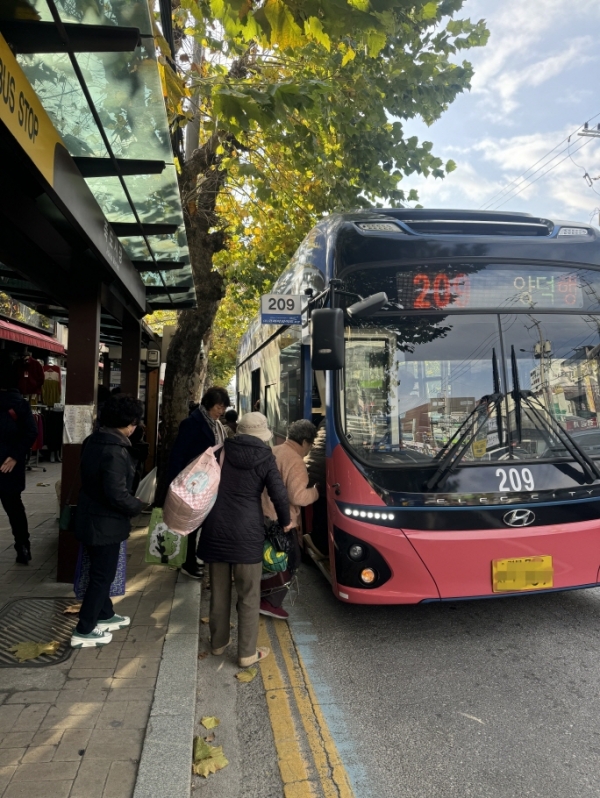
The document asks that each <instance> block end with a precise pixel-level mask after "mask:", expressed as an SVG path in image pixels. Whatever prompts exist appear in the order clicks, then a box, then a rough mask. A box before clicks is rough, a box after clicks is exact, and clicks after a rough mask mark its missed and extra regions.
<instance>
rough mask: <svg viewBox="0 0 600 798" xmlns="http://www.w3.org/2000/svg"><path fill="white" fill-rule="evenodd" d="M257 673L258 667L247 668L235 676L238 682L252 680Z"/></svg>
mask: <svg viewBox="0 0 600 798" xmlns="http://www.w3.org/2000/svg"><path fill="white" fill-rule="evenodd" d="M257 673H258V668H246V670H244V671H240V672H239V673H236V674H235V678H236V679H237V680H238V682H251V681H252V679H254V677H255V676H256V674H257Z"/></svg>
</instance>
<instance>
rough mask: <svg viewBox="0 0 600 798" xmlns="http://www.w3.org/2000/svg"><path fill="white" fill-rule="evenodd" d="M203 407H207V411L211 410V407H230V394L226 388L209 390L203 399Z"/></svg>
mask: <svg viewBox="0 0 600 798" xmlns="http://www.w3.org/2000/svg"><path fill="white" fill-rule="evenodd" d="M201 404H202V407H205V408H206V409H207V410H210V408H211V407H214V406H215V405H225V407H229V405H230V404H231V402H230V401H229V394H228V393H227V391H226V390H225V388H216V387H215V388H209V389H208V391H207V392H206V393H205V394H204V396H203V397H202V402H201Z"/></svg>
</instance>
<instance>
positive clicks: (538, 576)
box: [492, 556, 554, 593]
mask: <svg viewBox="0 0 600 798" xmlns="http://www.w3.org/2000/svg"><path fill="white" fill-rule="evenodd" d="M553 585H554V568H553V567H552V557H546V556H543V557H542V556H540V557H513V558H512V559H510V560H492V589H493V591H494V593H516V592H518V591H520V590H546V589H547V588H549V587H552V586H553Z"/></svg>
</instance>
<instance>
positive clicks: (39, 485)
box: [36, 482, 50, 488]
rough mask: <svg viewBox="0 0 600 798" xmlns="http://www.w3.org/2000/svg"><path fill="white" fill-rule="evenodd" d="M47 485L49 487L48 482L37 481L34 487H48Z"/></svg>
mask: <svg viewBox="0 0 600 798" xmlns="http://www.w3.org/2000/svg"><path fill="white" fill-rule="evenodd" d="M49 487H50V483H49V482H38V483H37V485H36V488H49Z"/></svg>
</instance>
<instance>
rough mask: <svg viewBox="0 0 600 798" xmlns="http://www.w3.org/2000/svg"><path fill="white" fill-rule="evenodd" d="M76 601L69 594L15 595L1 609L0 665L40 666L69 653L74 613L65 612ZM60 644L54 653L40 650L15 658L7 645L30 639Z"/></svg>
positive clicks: (4, 666)
mask: <svg viewBox="0 0 600 798" xmlns="http://www.w3.org/2000/svg"><path fill="white" fill-rule="evenodd" d="M72 604H75V601H74V600H73V599H69V598H18V599H13V601H9V602H8V604H5V605H4V606H3V607H2V609H1V610H0V668H43V667H44V666H45V665H56V663H57V662H64V661H65V660H66V659H68V658H69V657H70V656H71V652H72V651H73V649H72V648H71V633H72V631H73V628H74V626H75V624H76V623H77V620H78V618H77V615H64V614H63V613H64V610H65V608H66V607H70V606H71V605H72ZM51 640H57V641H58V642H59V643H60V645H59V647H58V648H57V650H56V651H55V653H54V654H42V655H41V656H40V657H37V659H30V660H27V661H26V662H18V660H16V659H15V657H14V655H13V654H11V653H10V652H9V650H8V649H9V648H11V647H12V646H14V645H15V643H24V642H26V641H33V642H34V643H49V642H50V641H51Z"/></svg>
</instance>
